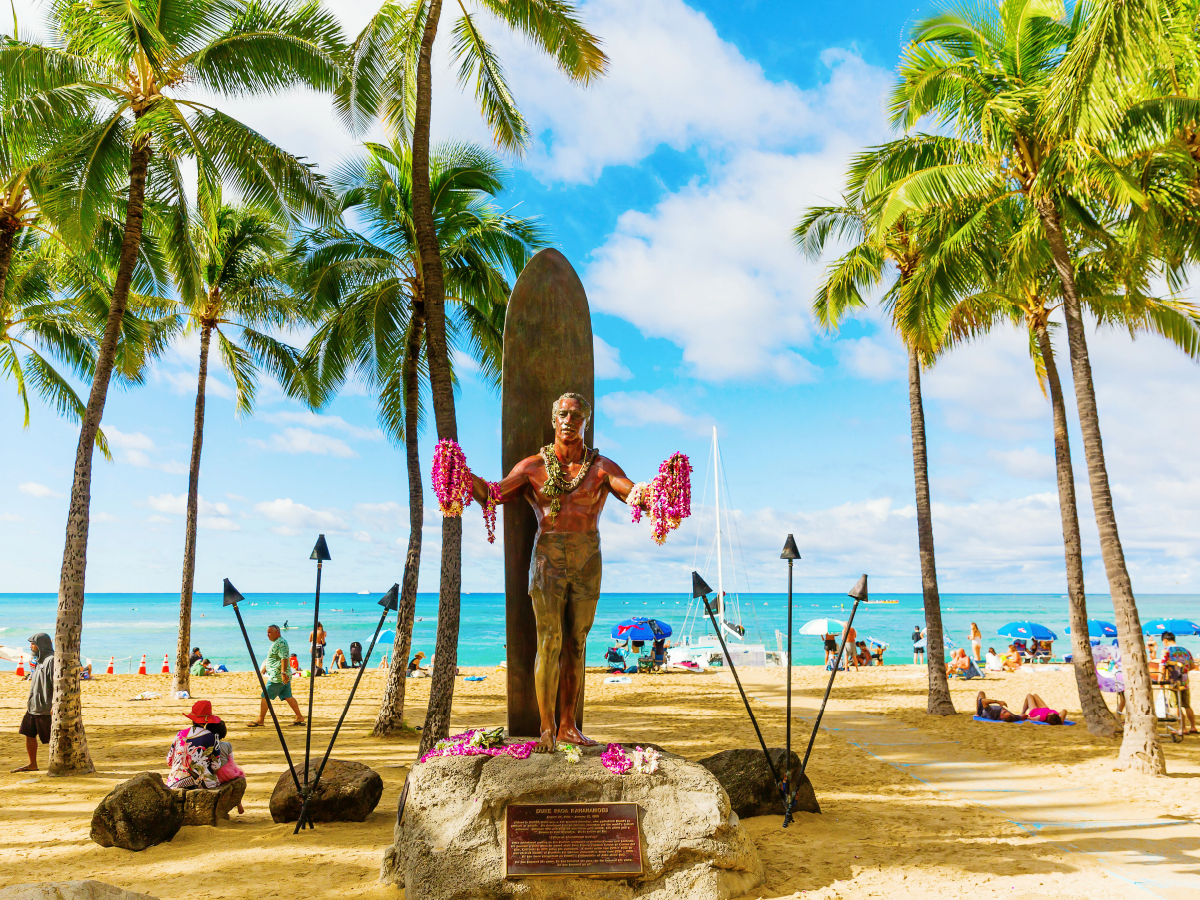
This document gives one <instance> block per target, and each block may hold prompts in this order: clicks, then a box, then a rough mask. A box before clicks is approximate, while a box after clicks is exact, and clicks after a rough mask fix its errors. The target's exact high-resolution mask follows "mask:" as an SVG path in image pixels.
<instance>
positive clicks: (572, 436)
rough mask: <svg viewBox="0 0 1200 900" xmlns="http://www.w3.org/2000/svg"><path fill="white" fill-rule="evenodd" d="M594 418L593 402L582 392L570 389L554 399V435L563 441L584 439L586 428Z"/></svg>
mask: <svg viewBox="0 0 1200 900" xmlns="http://www.w3.org/2000/svg"><path fill="white" fill-rule="evenodd" d="M591 418H592V404H590V403H588V401H587V398H586V397H584V396H583V395H582V394H576V393H574V392H571V391H568V392H567V393H565V394H563V395H562V396H561V397H559V398H558V399H557V400H555V401H554V406H553V415H552V419H551V420H552V421H553V423H554V436H555V437H557V438H558V439H559V440H562V441H578V440H582V439H583V434H584V430H585V429H586V428H587V423H588V421H589V420H590V419H591Z"/></svg>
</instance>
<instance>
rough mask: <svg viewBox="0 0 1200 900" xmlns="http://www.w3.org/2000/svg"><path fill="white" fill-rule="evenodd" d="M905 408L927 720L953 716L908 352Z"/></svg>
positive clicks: (916, 388)
mask: <svg viewBox="0 0 1200 900" xmlns="http://www.w3.org/2000/svg"><path fill="white" fill-rule="evenodd" d="M908 406H909V413H910V415H911V417H912V447H913V476H914V479H915V481H916V486H917V542H918V544H919V546H920V550H921V594H922V596H923V597H924V600H925V664H926V666H927V667H928V672H929V703H928V707H927V711H928V713H929V714H930V715H931V716H952V715H954V703H953V702H952V701H951V700H950V683H949V681H948V680H947V678H946V651H945V649H944V647H943V646H942V601H941V598H940V597H939V596H938V585H937V562H936V561H935V560H934V556H933V510H932V508H931V505H930V500H929V458H928V451H927V448H926V446H925V407H924V405H923V404H922V402H921V359H920V356H919V355H918V354H917V351H916V348H914V347H909V349H908Z"/></svg>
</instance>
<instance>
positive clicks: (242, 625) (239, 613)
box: [232, 603, 301, 793]
mask: <svg viewBox="0 0 1200 900" xmlns="http://www.w3.org/2000/svg"><path fill="white" fill-rule="evenodd" d="M232 606H233V614H234V615H235V616H237V620H238V626H239V627H240V628H241V629H242V637H243V638H245V640H246V649H247V650H248V651H249V652H250V664H251V665H252V666H253V667H254V674H255V675H257V676H258V684H259V686H260V687H261V688H262V695H263V698H264V699H265V700H266V701H267V709H268V710H269V711H270V713H271V721H272V722H274V723H275V733H276V734H277V735H279V746H280V747H282V748H283V756H284V758H285V759H286V760H287V764H288V771H289V772H291V773H292V781H294V782H295V783H296V792H297V793H301V789H300V778H299V777H298V776H297V775H296V767H295V766H294V765H293V764H292V754H290V753H288V745H287V741H286V740H284V737H283V729H282V728H280V727H279V717H278V716H276V715H275V706H274V705H273V704H272V703H271V698H270V696H269V695H268V694H267V683H266V682H265V681H263V677H262V671H261V670H260V669H259V668H258V660H257V659H256V658H255V657H254V646H253V645H252V644H251V643H250V635H249V634H248V633H247V632H246V623H245V622H243V621H242V611H241V610H240V609H238V605H237V604H236V603H234V604H232ZM284 665H287V661H286V660H285V661H284Z"/></svg>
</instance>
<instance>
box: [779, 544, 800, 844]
mask: <svg viewBox="0 0 1200 900" xmlns="http://www.w3.org/2000/svg"><path fill="white" fill-rule="evenodd" d="M779 558H780V559H786V560H787V564H788V614H787V669H786V672H787V674H786V675H784V678H786V679H787V744H786V749H785V750H784V755H783V793H784V796H785V797H786V796H787V793H788V790H789V789H790V788H791V785H790V784H789V783H788V772H789V771H790V770H791V767H792V562H793V561H794V560H797V559H799V558H800V549H799V548H798V547H797V546H796V539H795V538H794V537H792V536H791V535H790V534H789V535H788V536H787V540H786V541H784V542H783V552H782V553H780V554H779ZM785 802H786V801H785ZM787 822H788V819H787V816H786V815H785V816H784V820H783V824H784V825H786V824H787Z"/></svg>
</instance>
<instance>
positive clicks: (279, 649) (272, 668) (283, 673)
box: [249, 625, 304, 728]
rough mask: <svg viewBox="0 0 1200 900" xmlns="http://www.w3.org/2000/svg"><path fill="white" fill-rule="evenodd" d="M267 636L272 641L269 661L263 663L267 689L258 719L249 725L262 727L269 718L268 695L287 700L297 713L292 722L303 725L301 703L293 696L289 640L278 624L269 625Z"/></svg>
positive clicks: (268, 654) (268, 655)
mask: <svg viewBox="0 0 1200 900" xmlns="http://www.w3.org/2000/svg"><path fill="white" fill-rule="evenodd" d="M267 637H268V638H269V639H270V641H271V649H270V650H268V651H267V661H266V662H265V663H264V664H263V668H264V669H266V675H267V690H266V691H265V692H264V693H263V695H262V702H261V703H260V704H259V706H258V721H257V722H250V723H249V726H250V727H251V728H261V727H262V725H263V722H264V721H265V719H266V718H267V698H268V697H270V698H271V699H272V700H286V701H287V705H288V706H290V707H291V708H292V712H294V713H295V714H296V720H295V721H294V722H292V724H293V725H303V724H304V716H303V715H302V714H301V712H300V704H299V703H297V702H296V698H295V697H293V696H292V685H291V680H292V676H291V675H289V674H288V671H287V660H288V657H289V656H291V650H290V649H289V648H288V642H287V641H285V640H284V639H283V637H282V635H281V634H280V632H279V626H278V625H270V626H268V628H267Z"/></svg>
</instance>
